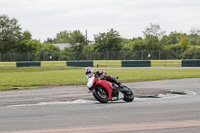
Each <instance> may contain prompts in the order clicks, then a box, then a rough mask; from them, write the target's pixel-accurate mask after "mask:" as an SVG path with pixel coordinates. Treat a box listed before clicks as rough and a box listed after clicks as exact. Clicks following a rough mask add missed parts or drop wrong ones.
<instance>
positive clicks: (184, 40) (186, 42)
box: [178, 34, 191, 50]
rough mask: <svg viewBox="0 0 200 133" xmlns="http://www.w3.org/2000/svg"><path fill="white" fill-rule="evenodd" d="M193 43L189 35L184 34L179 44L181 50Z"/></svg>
mask: <svg viewBox="0 0 200 133" xmlns="http://www.w3.org/2000/svg"><path fill="white" fill-rule="evenodd" d="M190 45H191V43H190V39H189V36H187V35H186V34H183V35H182V36H181V38H180V42H179V44H178V46H179V47H180V49H181V50H185V49H187V48H188V47H189V46H190Z"/></svg>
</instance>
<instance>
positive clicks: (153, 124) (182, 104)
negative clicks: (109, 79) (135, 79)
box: [0, 78, 200, 133]
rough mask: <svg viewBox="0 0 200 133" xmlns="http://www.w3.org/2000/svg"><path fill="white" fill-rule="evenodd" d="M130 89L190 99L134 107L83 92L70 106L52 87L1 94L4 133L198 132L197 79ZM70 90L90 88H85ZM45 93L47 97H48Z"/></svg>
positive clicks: (167, 99) (199, 82) (0, 125)
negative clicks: (163, 91)
mask: <svg viewBox="0 0 200 133" xmlns="http://www.w3.org/2000/svg"><path fill="white" fill-rule="evenodd" d="M126 85H127V86H129V87H130V88H131V87H134V88H135V89H138V90H144V91H145V90H147V91H148V90H154V89H155V90H156V89H161V90H167V91H168V90H176V91H180V92H185V93H187V95H164V96H163V98H136V99H135V100H134V101H133V102H131V103H125V102H123V101H117V102H109V103H107V104H100V103H98V102H97V101H95V100H94V99H92V98H91V97H92V95H91V93H89V94H88V93H87V94H84V93H85V92H84V93H80V94H77V98H76V99H73V98H72V97H74V95H73V94H70V93H69V94H68V95H71V101H64V99H65V98H66V97H64V95H65V94H63V91H62V87H61V88H59V89H60V90H61V91H55V96H54V95H53V94H52V93H50V90H52V89H51V88H50V89H49V91H47V90H48V89H39V90H31V91H16V92H1V93H0V100H1V102H0V132H1V133H3V132H13V133H67V132H70V133H72V132H74V133H79V132H83V133H84V132H90V133H98V132H108V133H116V132H123V133H124V132H125V133H131V132H134V133H155V132H156V133H169V132H170V133H199V132H200V95H199V94H200V79H199V78H193V79H181V80H165V81H153V82H143V83H129V84H126ZM70 88H71V89H74V90H76V89H77V90H79V89H83V90H86V89H87V88H85V87H84V86H71V87H70ZM65 91H67V90H65ZM59 92H60V93H59ZM136 92H137V91H136ZM136 92H135V93H136ZM45 93H46V96H47V97H44V94H45ZM77 93H78V92H77ZM139 93H143V92H139ZM144 93H145V92H144ZM25 94H26V95H27V96H26V97H25V96H24V95H25ZM72 95H73V96H72ZM78 95H79V97H78ZM36 96H37V97H36ZM38 96H40V97H38ZM3 99H4V100H3ZM8 99H9V100H8ZM30 99H32V100H30ZM78 99H79V100H78ZM80 99H82V100H80ZM29 100H30V101H29Z"/></svg>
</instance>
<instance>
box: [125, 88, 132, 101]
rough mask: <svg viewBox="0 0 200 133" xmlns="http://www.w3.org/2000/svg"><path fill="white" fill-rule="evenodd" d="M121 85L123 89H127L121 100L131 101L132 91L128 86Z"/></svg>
mask: <svg viewBox="0 0 200 133" xmlns="http://www.w3.org/2000/svg"><path fill="white" fill-rule="evenodd" d="M123 87H124V89H126V90H127V93H124V99H123V100H124V101H125V102H132V101H133V100H134V94H133V92H132V91H131V89H129V88H128V87H126V86H123Z"/></svg>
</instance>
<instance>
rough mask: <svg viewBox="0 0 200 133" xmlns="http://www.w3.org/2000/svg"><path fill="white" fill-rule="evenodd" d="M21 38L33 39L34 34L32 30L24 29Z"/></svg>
mask: <svg viewBox="0 0 200 133" xmlns="http://www.w3.org/2000/svg"><path fill="white" fill-rule="evenodd" d="M21 40H32V35H31V32H30V31H24V32H23V33H22V37H21Z"/></svg>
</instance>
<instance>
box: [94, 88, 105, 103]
mask: <svg viewBox="0 0 200 133" xmlns="http://www.w3.org/2000/svg"><path fill="white" fill-rule="evenodd" d="M92 94H93V96H94V98H95V99H96V100H97V101H99V102H100V103H107V102H108V100H109V97H108V93H107V91H106V90H105V89H104V88H102V87H96V88H94V89H93V90H92Z"/></svg>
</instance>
